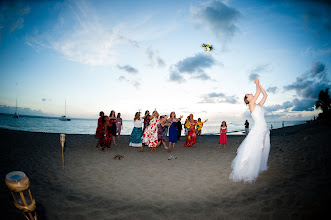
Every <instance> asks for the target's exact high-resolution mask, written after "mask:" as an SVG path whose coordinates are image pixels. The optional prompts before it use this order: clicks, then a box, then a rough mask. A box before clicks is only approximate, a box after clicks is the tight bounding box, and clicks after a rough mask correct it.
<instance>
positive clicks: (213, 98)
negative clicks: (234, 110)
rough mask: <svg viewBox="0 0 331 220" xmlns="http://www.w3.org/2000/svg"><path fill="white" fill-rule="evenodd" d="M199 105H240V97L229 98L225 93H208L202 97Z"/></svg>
mask: <svg viewBox="0 0 331 220" xmlns="http://www.w3.org/2000/svg"><path fill="white" fill-rule="evenodd" d="M199 103H230V104H236V103H238V97H237V96H235V95H232V96H228V95H225V94H224V93H216V92H212V93H208V94H206V95H204V96H203V97H202V100H201V101H200V102H199Z"/></svg>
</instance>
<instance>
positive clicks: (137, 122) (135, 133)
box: [129, 112, 143, 147]
mask: <svg viewBox="0 0 331 220" xmlns="http://www.w3.org/2000/svg"><path fill="white" fill-rule="evenodd" d="M142 124H143V119H142V118H141V117H140V112H136V114H135V116H134V119H133V129H132V132H131V135H130V138H129V146H130V147H142V143H141V136H142V135H143V130H142Z"/></svg>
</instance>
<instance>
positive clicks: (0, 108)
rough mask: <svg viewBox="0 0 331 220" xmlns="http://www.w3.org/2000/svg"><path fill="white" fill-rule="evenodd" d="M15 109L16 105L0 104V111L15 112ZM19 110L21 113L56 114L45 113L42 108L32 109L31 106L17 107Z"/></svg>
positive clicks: (33, 114)
mask: <svg viewBox="0 0 331 220" xmlns="http://www.w3.org/2000/svg"><path fill="white" fill-rule="evenodd" d="M15 111H16V107H14V106H7V105H0V113H3V114H14V113H15ZM17 112H18V114H19V115H32V116H55V115H54V114H48V113H45V112H43V111H42V110H41V109H39V110H35V109H31V108H22V107H17Z"/></svg>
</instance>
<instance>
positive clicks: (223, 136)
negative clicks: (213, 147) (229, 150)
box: [218, 121, 228, 149]
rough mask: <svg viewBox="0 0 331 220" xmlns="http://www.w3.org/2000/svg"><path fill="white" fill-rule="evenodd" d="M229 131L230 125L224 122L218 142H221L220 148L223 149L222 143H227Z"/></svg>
mask: <svg viewBox="0 0 331 220" xmlns="http://www.w3.org/2000/svg"><path fill="white" fill-rule="evenodd" d="M227 132H228V127H227V126H226V122H225V121H223V122H222V126H221V128H220V138H219V139H218V142H219V144H220V148H221V149H222V144H223V145H224V148H225V145H226V144H227V138H226V133H227Z"/></svg>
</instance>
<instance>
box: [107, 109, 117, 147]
mask: <svg viewBox="0 0 331 220" xmlns="http://www.w3.org/2000/svg"><path fill="white" fill-rule="evenodd" d="M116 121H117V118H116V115H115V111H114V110H111V112H110V116H109V123H110V124H111V136H112V137H113V143H114V145H117V144H116V131H117V123H116Z"/></svg>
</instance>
